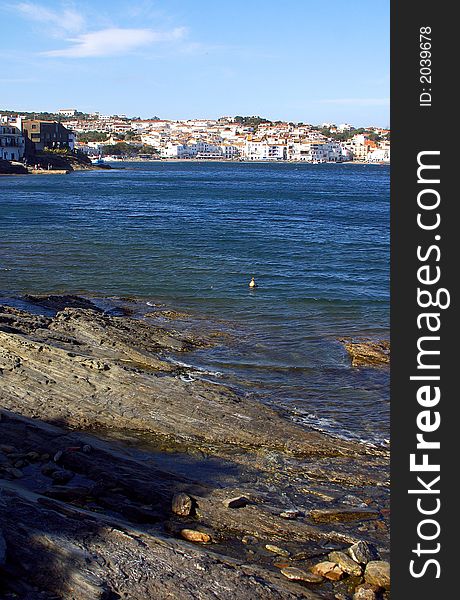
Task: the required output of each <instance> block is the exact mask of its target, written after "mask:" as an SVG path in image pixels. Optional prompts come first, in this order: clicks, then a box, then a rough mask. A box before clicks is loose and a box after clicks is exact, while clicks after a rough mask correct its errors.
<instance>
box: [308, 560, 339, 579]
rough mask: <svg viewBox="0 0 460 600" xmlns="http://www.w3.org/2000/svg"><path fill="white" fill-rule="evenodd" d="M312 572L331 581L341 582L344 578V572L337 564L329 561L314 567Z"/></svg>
mask: <svg viewBox="0 0 460 600" xmlns="http://www.w3.org/2000/svg"><path fill="white" fill-rule="evenodd" d="M311 572H312V573H315V574H316V575H321V577H325V578H326V579H330V580H331V581H339V580H340V579H342V577H343V576H344V572H343V571H342V569H341V568H340V567H339V566H338V565H337V564H336V563H334V562H330V561H327V560H326V561H323V562H320V563H318V564H316V565H314V566H313V567H312V568H311Z"/></svg>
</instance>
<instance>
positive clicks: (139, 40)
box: [43, 27, 185, 58]
mask: <svg viewBox="0 0 460 600" xmlns="http://www.w3.org/2000/svg"><path fill="white" fill-rule="evenodd" d="M184 34H185V29H184V28H183V27H178V28H176V29H173V30H171V31H163V32H161V31H154V30H152V29H122V28H111V29H102V30H100V31H92V32H90V33H83V34H81V35H79V36H77V37H75V38H71V39H68V40H67V41H69V42H71V44H72V45H71V46H69V47H68V48H62V49H59V50H51V51H49V52H44V53H43V54H44V55H46V56H52V57H53V56H55V57H67V58H87V57H98V56H114V55H119V54H125V53H128V52H130V51H132V50H136V49H137V48H141V47H144V46H149V45H151V44H154V43H158V42H171V41H175V40H179V39H181V38H182V37H183V36H184Z"/></svg>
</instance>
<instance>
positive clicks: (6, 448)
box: [0, 444, 17, 454]
mask: <svg viewBox="0 0 460 600" xmlns="http://www.w3.org/2000/svg"><path fill="white" fill-rule="evenodd" d="M0 452H3V454H13V453H14V452H17V449H16V448H15V447H14V446H10V445H8V444H0Z"/></svg>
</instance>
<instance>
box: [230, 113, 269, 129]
mask: <svg viewBox="0 0 460 600" xmlns="http://www.w3.org/2000/svg"><path fill="white" fill-rule="evenodd" d="M235 123H240V124H241V125H243V126H244V127H252V128H253V129H257V128H258V127H259V125H260V124H261V123H271V121H269V120H268V119H264V118H263V117H256V116H252V117H242V116H240V115H238V116H236V117H235Z"/></svg>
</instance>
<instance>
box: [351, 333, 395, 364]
mask: <svg viewBox="0 0 460 600" xmlns="http://www.w3.org/2000/svg"><path fill="white" fill-rule="evenodd" d="M340 341H341V342H342V343H343V345H344V346H345V349H346V350H347V352H348V354H349V356H350V358H351V364H352V366H353V367H378V366H382V365H388V364H389V363H390V342H388V341H387V340H380V341H372V340H356V341H353V340H350V339H347V338H343V339H341V340H340Z"/></svg>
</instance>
